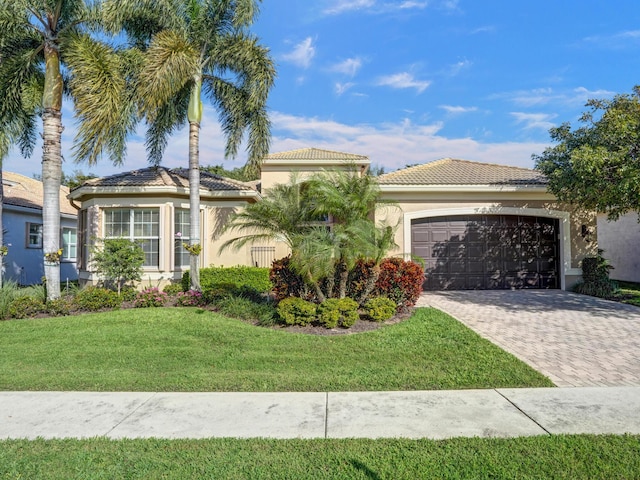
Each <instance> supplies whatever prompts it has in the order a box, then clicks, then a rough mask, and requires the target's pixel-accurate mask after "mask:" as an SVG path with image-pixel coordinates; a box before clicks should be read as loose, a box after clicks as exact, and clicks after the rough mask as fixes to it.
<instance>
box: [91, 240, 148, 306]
mask: <svg viewBox="0 0 640 480" xmlns="http://www.w3.org/2000/svg"><path fill="white" fill-rule="evenodd" d="M101 242H102V246H101V247H99V246H97V247H93V249H92V250H91V254H92V260H91V261H92V263H93V266H94V267H95V270H96V272H98V274H99V275H100V276H102V277H103V278H104V279H105V280H107V281H108V282H113V283H114V284H115V285H116V288H117V290H118V295H119V294H120V291H121V290H122V287H123V286H124V285H126V284H127V283H128V282H132V283H133V282H139V281H140V280H141V279H142V265H143V264H144V251H143V250H142V247H141V246H140V245H139V244H138V243H136V242H133V241H131V240H129V239H126V238H106V239H103V240H102V241H101Z"/></svg>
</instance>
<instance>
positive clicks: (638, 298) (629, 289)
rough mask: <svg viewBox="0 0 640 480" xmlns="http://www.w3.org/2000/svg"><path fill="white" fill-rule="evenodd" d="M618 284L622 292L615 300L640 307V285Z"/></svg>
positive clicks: (619, 282)
mask: <svg viewBox="0 0 640 480" xmlns="http://www.w3.org/2000/svg"><path fill="white" fill-rule="evenodd" d="M616 282H617V283H618V287H619V288H620V290H619V291H618V293H617V295H616V298H614V300H618V301H620V302H623V303H629V304H631V305H635V306H637V307H640V284H639V283H634V282H623V281H616Z"/></svg>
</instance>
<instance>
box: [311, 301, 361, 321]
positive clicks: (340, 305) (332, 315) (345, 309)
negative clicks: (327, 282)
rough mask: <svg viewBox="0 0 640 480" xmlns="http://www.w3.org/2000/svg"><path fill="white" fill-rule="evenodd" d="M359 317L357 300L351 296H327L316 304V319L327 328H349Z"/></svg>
mask: <svg viewBox="0 0 640 480" xmlns="http://www.w3.org/2000/svg"><path fill="white" fill-rule="evenodd" d="M359 318H360V315H359V314H358V302H356V301H355V300H352V299H351V298H340V299H338V298H329V299H327V300H325V301H324V302H322V303H321V304H320V305H319V306H318V321H319V322H320V323H321V324H323V325H324V326H325V327H327V328H335V327H337V326H340V327H343V328H349V327H352V326H353V325H354V324H355V323H356V322H357V321H358V319H359Z"/></svg>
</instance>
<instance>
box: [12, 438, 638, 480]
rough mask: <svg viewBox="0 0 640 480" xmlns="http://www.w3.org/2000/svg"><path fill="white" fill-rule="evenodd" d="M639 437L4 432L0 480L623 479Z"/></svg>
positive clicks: (634, 468) (634, 470) (628, 475)
mask: <svg viewBox="0 0 640 480" xmlns="http://www.w3.org/2000/svg"><path fill="white" fill-rule="evenodd" d="M639 477H640V436H630V435H629V436H627V435H625V436H613V435H607V436H593V435H574V436H544V437H542V436H540V437H525V438H515V439H479V438H471V439H464V438H459V439H452V440H445V441H433V440H402V439H395V440H353V439H351V440H265V439H257V440H256V439H250V440H238V439H208V440H157V439H152V440H117V441H113V440H107V439H102V438H97V439H89V440H48V441H45V440H36V441H31V442H30V441H26V440H7V441H0V478H3V479H5V478H7V479H23V478H24V479H27V478H28V479H60V478H65V479H83V480H86V479H124V478H126V479H185V478H215V479H253V478H255V479H302V478H305V479H306V478H313V479H396V480H397V479H412V480H413V479H422V478H429V479H431V478H447V479H469V478H479V479H484V478H504V479H513V478H517V479H547V478H553V479H607V480H609V479H633V478H639Z"/></svg>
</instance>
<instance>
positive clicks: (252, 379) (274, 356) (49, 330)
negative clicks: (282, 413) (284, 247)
mask: <svg viewBox="0 0 640 480" xmlns="http://www.w3.org/2000/svg"><path fill="white" fill-rule="evenodd" d="M548 386H553V384H552V383H551V381H550V380H548V379H547V378H546V377H544V376H543V375H542V374H540V373H538V372H536V371H535V370H533V369H532V368H530V367H529V366H527V365H526V364H524V363H523V362H521V361H520V360H518V359H516V358H515V357H513V356H512V355H511V354H508V353H506V352H504V351H503V350H501V349H500V348H498V347H496V346H495V345H493V344H492V343H490V342H488V341H487V340H484V339H482V338H481V337H480V336H478V335H477V334H475V333H474V332H472V331H471V330H469V329H468V328H466V327H465V326H463V325H462V324H460V323H459V322H457V321H456V320H454V319H453V318H451V317H450V316H448V315H446V314H444V313H442V312H440V311H438V310H435V309H417V310H416V311H415V313H414V314H413V316H412V317H411V318H409V319H408V320H405V321H404V322H402V323H399V324H396V325H388V326H383V327H381V328H380V329H379V330H375V331H372V332H367V333H360V334H345V335H336V336H316V335H303V334H293V333H290V332H287V331H285V330H282V329H267V328H259V327H255V326H253V325H249V324H247V323H244V322H241V321H238V320H232V319H229V318H226V317H223V316H221V315H219V314H216V313H213V312H210V311H205V310H199V309H194V308H146V309H132V310H120V311H112V312H105V313H99V314H87V315H79V316H74V317H56V318H45V319H31V320H13V321H6V322H0V390H84V391H165V392H167V391H363V390H374V391H375V390H439V389H467V388H498V387H548Z"/></svg>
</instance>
